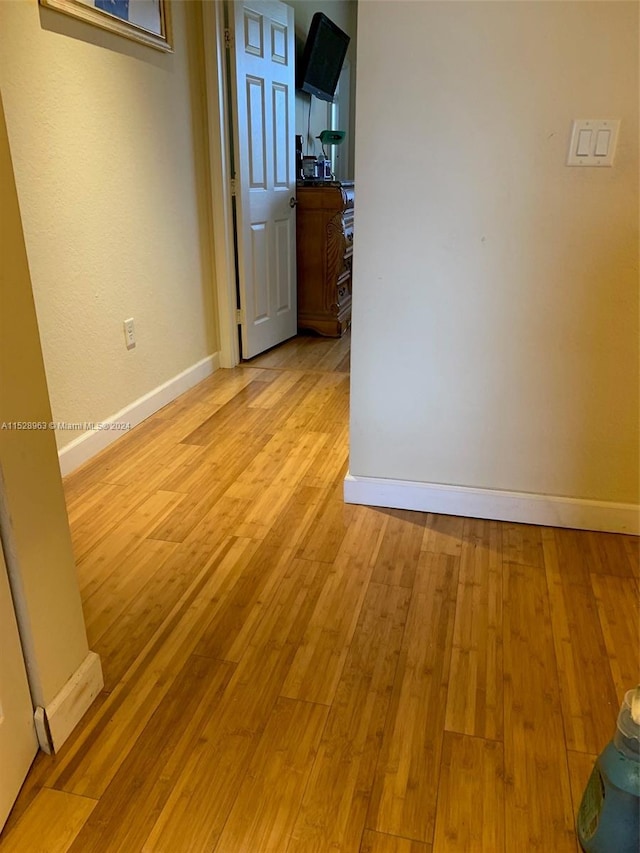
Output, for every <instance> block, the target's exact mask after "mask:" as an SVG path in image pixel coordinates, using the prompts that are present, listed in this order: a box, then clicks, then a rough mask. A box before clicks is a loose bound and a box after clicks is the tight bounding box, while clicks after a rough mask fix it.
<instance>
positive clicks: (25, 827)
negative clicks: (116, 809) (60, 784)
mask: <svg viewBox="0 0 640 853" xmlns="http://www.w3.org/2000/svg"><path fill="white" fill-rule="evenodd" d="M95 806H96V801H95V800H91V799H88V798H87V797H77V796H75V795H74V794H66V793H64V791H53V790H51V789H50V788H43V789H42V790H41V791H40V792H39V793H38V795H37V796H36V798H35V799H34V801H33V802H32V804H31V806H30V807H29V808H28V809H27V811H26V812H25V814H24V816H23V818H22V820H21V821H20V822H19V823H18V825H17V826H16V827H15V828H14V829H13V830H12V831H10V832H8V833H7V835H6V837H3V840H2V842H1V843H0V848H1V849H2V853H68V851H69V850H71V848H72V845H73V842H74V839H75V838H76V837H77V835H78V833H79V832H80V831H81V829H82V827H83V825H84V824H85V823H86V821H87V820H88V819H89V817H90V815H91V812H92V811H93V809H94V808H95Z"/></svg>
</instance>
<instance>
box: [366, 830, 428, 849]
mask: <svg viewBox="0 0 640 853" xmlns="http://www.w3.org/2000/svg"><path fill="white" fill-rule="evenodd" d="M432 849H433V848H432V847H431V845H430V844H423V843H422V842H421V841H411V840H410V839H409V838H399V837H398V836H397V835H384V834H383V833H382V832H372V831H371V830H370V829H368V830H366V832H365V833H364V835H363V836H362V844H361V845H360V853H431V851H432Z"/></svg>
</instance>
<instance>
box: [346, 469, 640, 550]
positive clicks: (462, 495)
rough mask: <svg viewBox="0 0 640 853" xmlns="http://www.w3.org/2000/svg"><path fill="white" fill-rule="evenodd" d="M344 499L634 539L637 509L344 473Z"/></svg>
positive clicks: (639, 522) (638, 531)
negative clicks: (593, 531) (595, 531)
mask: <svg viewBox="0 0 640 853" xmlns="http://www.w3.org/2000/svg"><path fill="white" fill-rule="evenodd" d="M344 499H345V501H346V503H350V504H365V505H368V506H380V507H392V508H394V509H413V510H418V511H420V512H435V513H439V514H441V515H460V516H465V517H468V518H488V519H494V520H495V521H515V522H519V523H522V524H539V525H543V526H546V527H573V528H577V529H579V530H600V531H606V532H609V533H631V534H634V535H635V536H638V535H640V506H638V505H637V504H619V503H609V502H606V501H591V500H581V499H578V498H563V497H553V496H549V495H536V494H527V493H526V492H502V491H495V490H492V489H473V488H467V487H465V486H443V485H438V484H435V483H417V482H412V481H410V480H383V479H378V478H376V477H354V476H353V475H352V474H350V473H347V476H346V477H345V480H344Z"/></svg>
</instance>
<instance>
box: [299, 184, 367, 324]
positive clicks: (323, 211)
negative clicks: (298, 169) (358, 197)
mask: <svg viewBox="0 0 640 853" xmlns="http://www.w3.org/2000/svg"><path fill="white" fill-rule="evenodd" d="M297 197H298V207H297V216H296V241H297V249H296V253H297V267H298V269H297V272H298V328H300V329H312V330H314V331H316V332H319V333H320V334H321V335H327V336H329V337H334V338H339V337H340V336H341V335H343V334H344V332H345V331H346V330H347V329H348V328H349V326H350V325H351V256H352V254H353V205H354V200H355V189H354V185H353V182H342V183H338V182H332V183H319V184H317V185H312V186H310V185H298V187H297Z"/></svg>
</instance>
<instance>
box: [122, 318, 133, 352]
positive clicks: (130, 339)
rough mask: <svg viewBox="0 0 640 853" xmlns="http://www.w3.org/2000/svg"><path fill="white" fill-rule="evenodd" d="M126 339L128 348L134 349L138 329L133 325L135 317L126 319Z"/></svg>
mask: <svg viewBox="0 0 640 853" xmlns="http://www.w3.org/2000/svg"><path fill="white" fill-rule="evenodd" d="M124 340H125V343H126V345H127V349H133V348H134V346H135V345H136V330H135V327H134V325H133V317H130V318H129V319H128V320H125V321H124Z"/></svg>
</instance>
